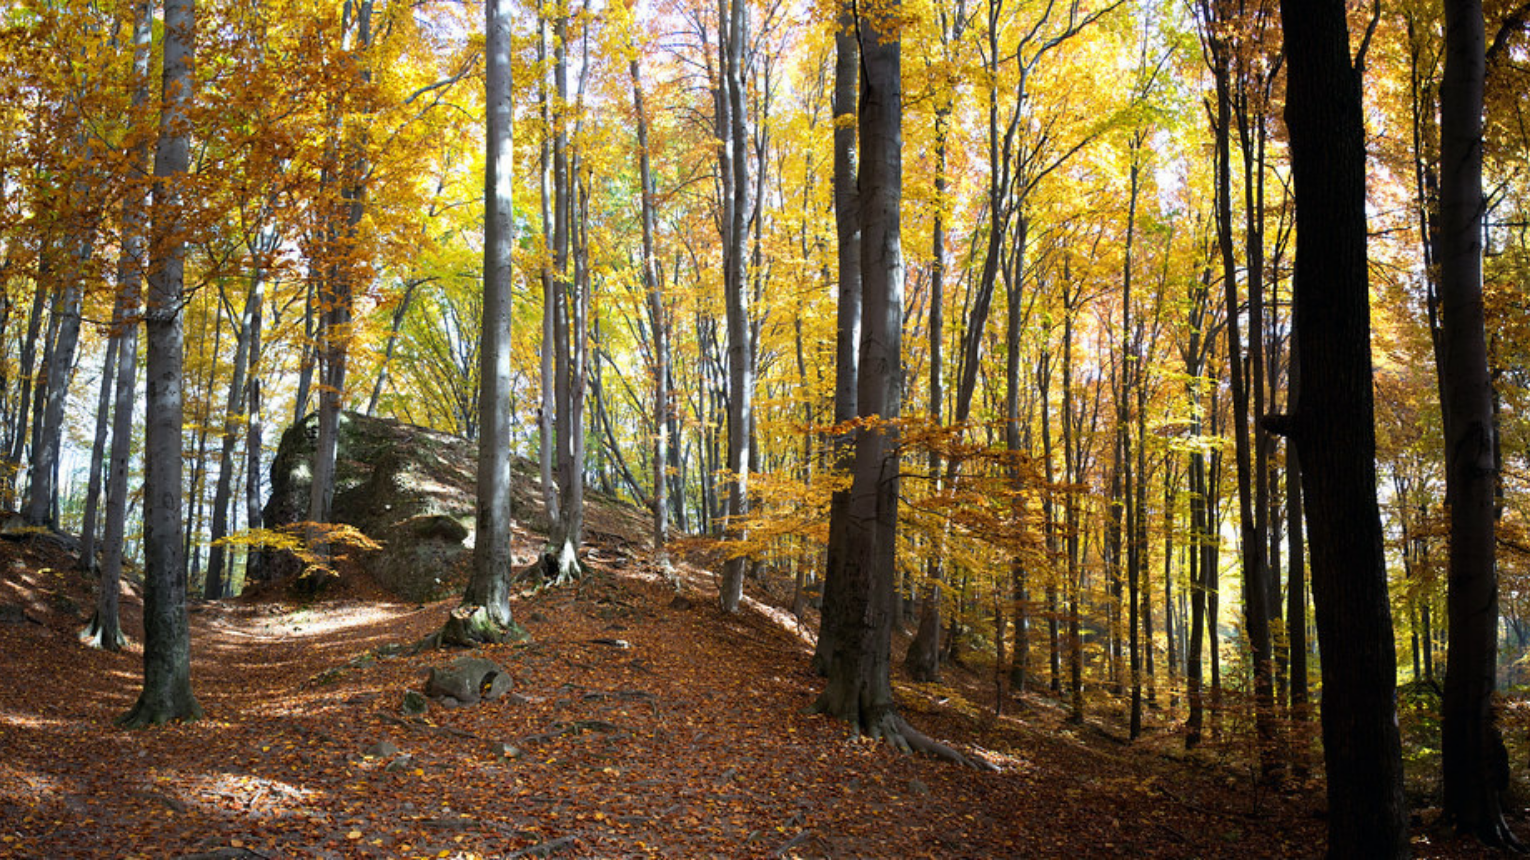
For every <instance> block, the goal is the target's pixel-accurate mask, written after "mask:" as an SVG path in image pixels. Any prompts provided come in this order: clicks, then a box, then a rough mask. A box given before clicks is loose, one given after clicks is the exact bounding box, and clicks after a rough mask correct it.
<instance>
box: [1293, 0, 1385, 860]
mask: <svg viewBox="0 0 1530 860" xmlns="http://www.w3.org/2000/svg"><path fill="white" fill-rule="evenodd" d="M1280 12H1281V19H1282V21H1283V22H1284V25H1285V39H1286V66H1287V97H1286V98H1287V101H1286V124H1287V127H1288V128H1289V130H1290V135H1291V168H1292V175H1293V179H1294V181H1295V184H1296V188H1295V191H1296V231H1297V240H1296V273H1295V278H1296V296H1295V302H1296V309H1295V310H1296V341H1295V344H1296V353H1297V355H1298V360H1299V361H1300V362H1301V366H1302V367H1303V368H1322V369H1323V372H1322V373H1307V374H1305V375H1304V376H1303V378H1302V390H1301V400H1300V401H1299V402H1297V403H1296V404H1295V411H1294V412H1293V413H1292V414H1291V415H1290V416H1289V419H1288V420H1287V421H1285V422H1283V423H1284V424H1285V426H1284V427H1283V428H1282V429H1284V430H1285V432H1286V434H1287V437H1288V438H1289V440H1290V441H1291V442H1293V443H1294V444H1295V445H1296V446H1297V451H1298V454H1299V456H1300V457H1301V462H1302V492H1303V502H1304V505H1305V509H1306V513H1307V527H1308V529H1307V531H1308V538H1307V539H1308V544H1309V546H1310V548H1311V556H1310V561H1311V576H1312V592H1313V597H1314V602H1315V604H1316V608H1317V629H1318V644H1319V647H1320V648H1322V652H1323V671H1322V674H1323V703H1322V723H1323V758H1324V761H1325V762H1326V764H1327V774H1328V856H1330V857H1358V856H1367V857H1405V856H1407V855H1408V853H1409V844H1408V829H1407V823H1408V817H1407V805H1406V802H1405V801H1404V799H1403V786H1402V746H1401V739H1400V737H1399V734H1398V726H1397V709H1396V704H1395V701H1396V699H1395V686H1396V675H1397V673H1396V653H1395V650H1394V646H1393V643H1392V615H1391V606H1390V604H1389V602H1388V596H1387V579H1386V559H1385V555H1384V552H1383V549H1382V533H1381V515H1380V511H1379V509H1378V507H1377V504H1376V463H1375V459H1374V457H1375V451H1376V442H1375V425H1374V423H1373V422H1374V418H1373V407H1372V396H1373V395H1372V388H1371V354H1370V307H1369V289H1368V287H1369V274H1368V271H1367V264H1366V223H1365V126H1364V121H1363V116H1362V104H1361V87H1360V73H1359V70H1358V69H1357V68H1356V64H1355V61H1354V58H1353V57H1352V56H1351V54H1350V42H1349V26H1348V22H1347V21H1346V20H1345V6H1344V4H1343V3H1341V2H1337V0H1281V4H1280ZM1277 423H1280V422H1277Z"/></svg>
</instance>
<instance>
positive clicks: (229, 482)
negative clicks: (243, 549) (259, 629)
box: [203, 265, 265, 600]
mask: <svg viewBox="0 0 1530 860" xmlns="http://www.w3.org/2000/svg"><path fill="white" fill-rule="evenodd" d="M264 275H265V272H264V270H263V269H262V268H260V267H259V265H256V266H255V267H254V268H253V269H252V271H251V272H250V287H249V290H248V291H247V292H246V293H245V297H244V308H243V310H241V311H240V314H239V330H238V332H237V333H236V335H235V337H236V340H237V343H236V345H235V347H234V368H233V374H232V378H231V379H230V380H229V385H228V403H227V405H226V406H225V407H224V419H223V438H222V440H221V448H220V449H219V452H218V455H219V456H218V486H217V488H216V489H215V490H214V492H213V510H212V532H211V534H209V535H208V546H209V549H208V555H207V587H206V590H205V592H204V593H203V596H204V597H206V598H207V599H208V600H218V599H220V598H223V597H227V596H228V595H229V592H230V587H231V586H232V585H233V576H232V565H231V564H229V563H227V561H226V560H231V559H230V555H229V553H228V552H227V550H226V549H225V547H224V546H223V545H222V544H221V543H219V541H221V540H222V539H223V538H225V537H227V536H228V533H229V505H230V504H231V503H232V500H233V495H234V472H235V471H236V466H235V460H234V455H235V448H236V447H237V445H238V444H239V424H240V422H241V420H243V419H247V418H248V416H241V415H240V414H239V408H240V407H241V406H242V405H244V404H245V403H246V402H247V399H246V390H245V388H246V385H245V378H246V376H247V374H248V371H249V364H250V346H251V342H252V340H253V339H254V325H255V319H256V314H257V311H256V308H257V307H259V305H260V302H261V301H262V299H261V296H262V293H263V290H262V288H261V286H262V281H263V280H264Z"/></svg>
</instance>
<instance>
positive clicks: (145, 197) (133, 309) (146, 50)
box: [81, 0, 154, 651]
mask: <svg viewBox="0 0 1530 860" xmlns="http://www.w3.org/2000/svg"><path fill="white" fill-rule="evenodd" d="M153 26H154V16H153V14H152V13H151V10H150V5H149V0H136V2H134V4H133V97H132V99H133V100H132V104H133V113H132V115H133V116H134V117H138V116H141V113H140V111H141V110H142V109H143V107H144V106H145V105H147V104H148V102H149V99H150V97H151V91H150V78H149V63H150V57H151V54H152V49H153V42H154V33H153ZM152 133H153V130H152V129H150V128H145V127H142V125H141V124H140V123H137V122H135V123H134V124H133V127H132V129H131V132H130V134H131V138H130V139H131V142H130V143H129V145H128V159H129V161H128V167H129V169H130V170H131V173H130V175H129V177H128V184H127V188H126V189H125V191H124V194H123V197H122V228H121V229H122V240H121V249H120V251H119V252H118V258H117V274H116V281H117V283H116V287H117V301H116V302H115V304H114V306H113V309H112V331H111V337H112V339H114V340H116V341H117V355H118V359H117V367H116V379H115V385H116V394H115V402H114V404H113V407H112V446H111V453H110V458H111V459H110V462H109V467H110V468H109V470H108V474H107V479H106V518H105V520H106V521H105V523H104V534H103V535H102V551H101V582H100V585H99V587H98V590H97V592H96V611H95V615H94V616H92V618H91V620H90V623H89V624H88V625H87V626H86V628H85V630H84V631H83V633H82V635H81V639H82V641H84V642H85V643H86V644H88V645H94V646H97V647H100V648H103V649H106V650H108V651H118V650H121V648H122V647H123V646H124V645H125V644H127V637H125V636H123V634H122V626H121V618H120V615H119V612H118V602H119V598H120V596H121V583H122V544H123V538H124V536H125V533H126V531H127V508H128V502H127V496H128V469H129V461H130V460H131V459H132V453H133V425H134V421H133V406H134V401H135V399H136V391H137V382H138V312H139V305H140V302H141V294H142V292H143V273H144V268H145V266H144V262H145V261H144V252H145V251H146V250H147V247H148V243H147V242H146V241H145V235H144V227H145V222H146V221H147V210H148V204H149V186H148V181H149V176H150V172H149V171H150V166H149V145H150V142H151V135H152Z"/></svg>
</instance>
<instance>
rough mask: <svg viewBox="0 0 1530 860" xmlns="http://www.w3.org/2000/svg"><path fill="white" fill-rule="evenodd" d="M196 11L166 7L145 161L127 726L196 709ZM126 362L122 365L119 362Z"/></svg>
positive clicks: (174, 4) (194, 713)
mask: <svg viewBox="0 0 1530 860" xmlns="http://www.w3.org/2000/svg"><path fill="white" fill-rule="evenodd" d="M194 10H195V7H194V3H193V2H192V0H167V2H166V3H165V19H164V29H165V39H164V85H163V90H162V96H161V98H162V99H163V105H164V107H163V110H162V112H161V114H160V126H159V127H160V137H159V146H158V148H157V150H156V152H155V155H154V208H153V220H152V226H151V228H150V235H151V237H152V239H151V241H150V242H149V249H150V253H151V258H150V260H149V267H148V276H149V295H148V313H147V314H146V327H147V330H148V357H147V366H148V367H147V370H148V404H147V422H146V426H145V430H144V516H143V543H144V571H143V578H144V610H143V624H144V644H143V668H144V677H143V691H142V693H141V694H140V695H139V697H138V701H137V703H136V704H134V706H133V708H132V710H130V711H129V712H128V713H127V714H125V715H124V716H123V717H121V718H120V719H119V723H121V724H122V725H125V726H129V727H135V726H145V725H153V724H160V723H166V722H170V721H172V720H194V719H198V718H200V717H201V716H202V707H201V705H200V704H198V702H197V699H196V696H195V695H194V694H193V693H192V690H191V635H190V630H189V629H188V622H187V618H186V570H185V567H184V566H183V564H182V559H181V552H182V548H181V527H182V523H181V515H182V511H181V421H182V412H181V406H182V401H181V363H182V353H183V336H182V331H181V304H182V302H183V300H184V285H183V284H184V282H183V278H184V274H185V254H186V240H185V234H184V230H185V223H184V221H183V218H182V212H181V210H182V207H183V205H184V196H183V195H184V191H183V189H182V188H181V187H180V186H181V184H182V183H183V182H184V181H185V179H186V174H187V170H188V168H189V166H190V161H191V135H190V132H189V125H190V124H189V122H188V120H187V111H188V109H189V107H190V105H191V100H192V85H193V79H192V74H191V63H192V59H193V53H192V50H193V49H192V46H193V44H194V27H195V11H194ZM124 363H128V362H124Z"/></svg>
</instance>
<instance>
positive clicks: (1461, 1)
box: [1439, 0, 1519, 848]
mask: <svg viewBox="0 0 1530 860" xmlns="http://www.w3.org/2000/svg"><path fill="white" fill-rule="evenodd" d="M1484 38H1485V37H1484V34H1483V19H1482V3H1481V0H1447V2H1446V3H1445V70H1444V75H1443V78H1442V79H1441V81H1440V269H1439V270H1440V278H1439V281H1440V312H1441V314H1440V315H1441V318H1442V320H1441V332H1440V333H1441V337H1440V344H1439V345H1440V348H1441V353H1442V358H1441V361H1440V362H1439V364H1440V369H1441V377H1440V391H1441V394H1442V401H1441V409H1442V411H1443V413H1444V415H1445V481H1446V490H1445V495H1446V497H1447V499H1448V501H1449V509H1450V580H1449V583H1450V584H1449V590H1448V593H1447V596H1446V609H1447V618H1448V622H1449V632H1450V650H1449V651H1448V652H1447V653H1446V660H1445V698H1444V704H1443V725H1442V747H1441V752H1442V758H1443V771H1444V795H1445V813H1446V815H1448V816H1449V817H1450V818H1451V819H1452V820H1453V821H1454V822H1455V824H1456V826H1457V827H1458V828H1460V829H1461V830H1463V831H1466V832H1470V833H1474V834H1476V835H1477V836H1478V837H1479V838H1481V839H1483V840H1484V841H1486V842H1488V843H1489V844H1492V845H1507V846H1510V847H1514V848H1517V847H1519V840H1518V839H1516V838H1515V836H1514V834H1513V832H1512V831H1510V830H1509V827H1508V824H1507V823H1506V822H1505V821H1504V819H1503V805H1502V802H1501V800H1500V795H1501V794H1502V793H1503V792H1504V791H1506V790H1507V789H1508V787H1509V761H1508V753H1507V751H1506V750H1505V749H1504V745H1503V739H1502V738H1501V737H1500V735H1499V731H1498V726H1497V723H1496V719H1495V715H1494V712H1493V690H1494V686H1495V680H1496V678H1495V673H1496V671H1497V664H1498V573H1497V568H1496V566H1495V565H1496V561H1495V558H1494V555H1495V544H1494V540H1495V537H1494V526H1495V519H1496V505H1497V499H1496V491H1497V479H1498V465H1497V460H1498V458H1497V456H1496V452H1495V446H1496V442H1495V438H1494V437H1495V432H1494V430H1495V427H1496V423H1495V421H1494V415H1493V386H1492V377H1491V375H1490V374H1489V371H1488V357H1487V338H1486V335H1485V332H1484V329H1485V323H1484V312H1483V305H1482V221H1483V209H1484V208H1485V207H1486V201H1485V200H1484V199H1483V194H1482V99H1483V78H1484V74H1485V59H1484V50H1485V49H1484Z"/></svg>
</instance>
